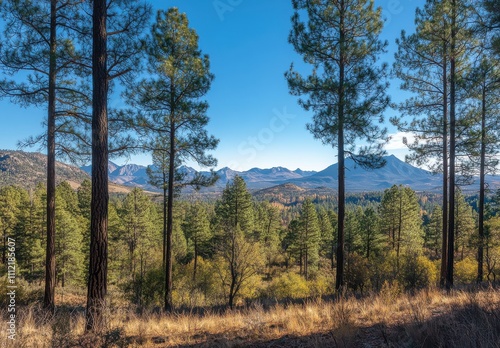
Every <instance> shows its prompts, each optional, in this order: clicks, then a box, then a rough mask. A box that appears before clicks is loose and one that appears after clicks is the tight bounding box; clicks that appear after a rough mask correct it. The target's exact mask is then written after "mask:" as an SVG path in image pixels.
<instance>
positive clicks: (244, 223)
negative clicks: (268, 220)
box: [215, 175, 254, 237]
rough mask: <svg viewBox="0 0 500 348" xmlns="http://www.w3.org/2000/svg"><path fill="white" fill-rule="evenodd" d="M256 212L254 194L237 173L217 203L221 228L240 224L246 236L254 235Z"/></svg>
mask: <svg viewBox="0 0 500 348" xmlns="http://www.w3.org/2000/svg"><path fill="white" fill-rule="evenodd" d="M253 215H254V212H253V204H252V195H251V194H250V192H248V190H247V186H246V183H245V180H243V178H242V177H241V176H239V175H236V176H235V177H234V179H233V180H232V182H228V183H227V185H226V188H225V189H224V191H223V192H222V197H221V199H220V200H219V201H217V202H216V203H215V216H216V219H217V225H218V226H219V228H220V229H224V228H229V227H231V228H233V229H235V228H236V226H239V227H240V229H241V231H242V232H243V233H244V234H245V235H246V236H249V237H250V236H253V229H254V216H253Z"/></svg>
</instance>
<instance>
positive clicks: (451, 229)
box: [446, 0, 457, 290]
mask: <svg viewBox="0 0 500 348" xmlns="http://www.w3.org/2000/svg"><path fill="white" fill-rule="evenodd" d="M451 12H452V13H451V16H452V19H451V45H450V51H451V56H450V181H449V187H450V189H449V190H450V195H449V206H448V209H449V214H448V255H447V265H446V289H447V290H450V289H451V288H452V287H453V262H454V256H455V255H454V251H455V182H456V180H455V170H456V168H455V159H456V138H455V137H456V90H455V89H456V66H455V65H456V62H455V60H456V57H455V54H456V52H455V50H456V42H455V40H456V30H457V29H456V18H455V17H456V1H455V0H452V2H451Z"/></svg>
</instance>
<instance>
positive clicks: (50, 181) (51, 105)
mask: <svg viewBox="0 0 500 348" xmlns="http://www.w3.org/2000/svg"><path fill="white" fill-rule="evenodd" d="M56 11H57V1H56V0H51V2H50V38H49V45H50V58H49V59H50V60H49V95H48V98H49V99H48V115H47V128H48V129H47V245H46V252H45V293H44V298H43V307H44V308H45V309H46V310H48V311H49V312H51V313H54V309H55V287H56V248H55V237H56V225H55V220H56V140H55V133H56V121H55V118H56V69H57V66H56V63H57V62H56V50H57V42H56V35H57V31H56V25H57V16H56Z"/></svg>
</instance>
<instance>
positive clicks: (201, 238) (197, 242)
mask: <svg viewBox="0 0 500 348" xmlns="http://www.w3.org/2000/svg"><path fill="white" fill-rule="evenodd" d="M183 228H184V233H185V235H186V238H187V239H188V241H189V244H190V246H191V248H192V250H193V260H194V266H193V281H196V271H197V268H198V267H197V266H198V257H203V256H207V255H208V254H209V252H210V250H209V249H210V244H209V242H210V238H211V237H212V236H211V231H210V220H209V218H208V213H207V210H206V208H205V207H204V206H202V205H201V204H200V203H196V204H193V205H192V206H191V207H190V208H189V211H188V213H187V215H186V220H185V221H184V224H183Z"/></svg>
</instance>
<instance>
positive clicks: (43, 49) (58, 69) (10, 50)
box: [0, 0, 77, 312]
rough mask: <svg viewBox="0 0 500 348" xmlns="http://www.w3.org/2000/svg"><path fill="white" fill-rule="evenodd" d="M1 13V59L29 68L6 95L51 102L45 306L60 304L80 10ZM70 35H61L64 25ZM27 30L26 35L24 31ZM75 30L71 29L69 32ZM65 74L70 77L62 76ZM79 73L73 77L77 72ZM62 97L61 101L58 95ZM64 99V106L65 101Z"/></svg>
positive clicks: (30, 6) (9, 8) (46, 7)
mask: <svg viewBox="0 0 500 348" xmlns="http://www.w3.org/2000/svg"><path fill="white" fill-rule="evenodd" d="M1 5H2V8H1V13H2V15H3V17H4V20H5V22H6V23H7V24H6V25H5V36H4V37H5V41H4V42H2V44H1V45H0V65H1V66H2V68H3V69H4V70H5V71H6V72H7V73H8V74H10V75H15V74H18V73H19V72H21V71H22V72H25V73H26V80H25V81H23V82H16V81H14V80H7V79H4V80H3V81H1V82H0V96H3V97H5V96H6V97H9V98H11V100H13V101H14V102H17V103H20V104H21V105H30V104H34V105H36V106H40V105H44V106H46V107H47V122H46V123H47V133H46V134H45V136H44V137H43V138H44V139H46V145H47V220H46V222H47V239H46V240H47V245H46V271H45V294H44V302H43V306H44V308H46V309H48V310H49V311H51V312H53V311H54V307H55V302H54V294H55V290H54V288H55V281H56V279H55V276H56V275H55V272H56V269H55V267H56V265H55V234H56V230H55V228H56V227H55V218H56V217H55V190H56V165H55V159H56V138H55V136H56V114H57V113H59V114H67V113H68V112H69V111H68V109H70V108H68V106H67V105H64V104H65V103H66V100H65V98H64V96H63V95H64V94H71V93H64V92H63V93H58V95H57V96H56V93H57V92H58V90H62V91H73V89H74V88H73V82H74V74H73V73H72V69H74V65H72V64H71V61H72V58H73V57H72V53H73V50H74V46H73V43H72V41H71V39H70V38H69V36H68V28H71V27H72V25H71V24H69V22H71V20H69V18H73V17H74V14H75V12H76V10H75V8H76V6H77V4H76V3H74V2H71V1H56V0H51V1H45V0H44V1H38V2H36V3H34V2H32V1H4V2H3V3H2V4H1ZM61 28H62V29H64V34H63V35H65V36H66V37H64V38H60V37H59V36H58V34H60V33H61V30H60V29H61ZM19 33H23V35H19ZM69 35H71V34H69ZM62 75H64V79H63V78H61V76H62ZM72 77H73V78H72ZM58 100H59V101H58ZM61 105H64V106H61Z"/></svg>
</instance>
